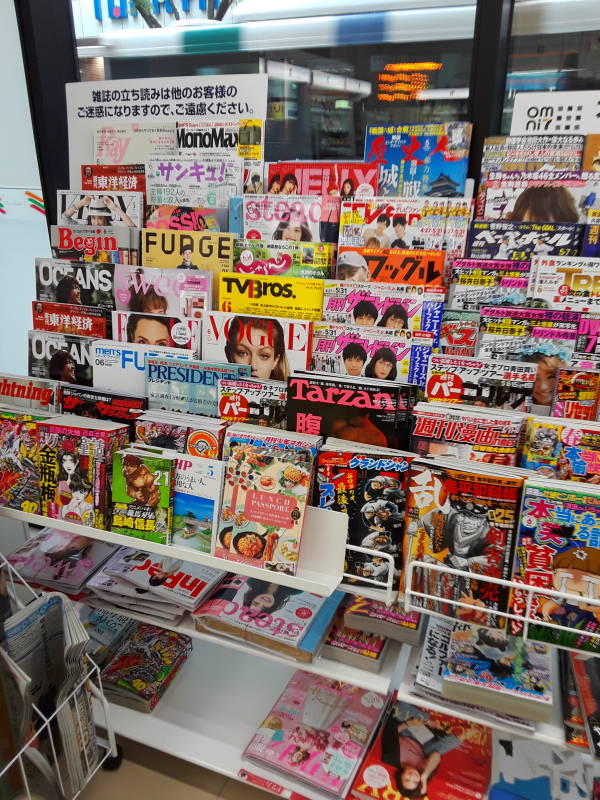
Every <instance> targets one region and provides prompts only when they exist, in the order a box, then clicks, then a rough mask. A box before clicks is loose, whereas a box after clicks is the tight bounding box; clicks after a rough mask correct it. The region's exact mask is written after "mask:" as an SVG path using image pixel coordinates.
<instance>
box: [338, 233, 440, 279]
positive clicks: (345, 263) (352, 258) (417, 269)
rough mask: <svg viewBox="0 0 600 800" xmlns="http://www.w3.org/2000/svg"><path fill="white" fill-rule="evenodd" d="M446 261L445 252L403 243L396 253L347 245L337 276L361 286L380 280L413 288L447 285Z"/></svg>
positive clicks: (342, 251) (340, 260)
mask: <svg viewBox="0 0 600 800" xmlns="http://www.w3.org/2000/svg"><path fill="white" fill-rule="evenodd" d="M444 259H445V254H444V252H443V251H442V250H409V249H407V248H404V247H401V246H400V245H399V244H397V245H396V248H394V249H393V250H392V249H390V248H382V247H348V246H344V247H340V248H339V255H338V260H337V268H336V272H335V277H336V278H337V279H338V280H340V281H358V282H359V283H366V282H367V281H375V282H377V281H379V282H381V283H401V284H406V285H410V286H427V287H429V286H443V285H444ZM323 277H329V276H327V275H325V276H323ZM331 277H334V276H331Z"/></svg>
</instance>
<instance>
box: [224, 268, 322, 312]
mask: <svg viewBox="0 0 600 800" xmlns="http://www.w3.org/2000/svg"><path fill="white" fill-rule="evenodd" d="M219 308H220V309H221V311H230V312H232V313H233V314H246V315H252V316H253V315H259V316H273V317H291V318H292V319H321V315H322V313H323V281H322V280H315V279H312V278H287V277H285V278H284V277H278V276H276V275H273V276H271V275H239V274H237V273H235V272H222V273H221V275H220V277H219Z"/></svg>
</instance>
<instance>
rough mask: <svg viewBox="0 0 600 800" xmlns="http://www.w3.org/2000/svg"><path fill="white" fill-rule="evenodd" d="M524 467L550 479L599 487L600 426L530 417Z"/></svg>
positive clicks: (550, 418)
mask: <svg viewBox="0 0 600 800" xmlns="http://www.w3.org/2000/svg"><path fill="white" fill-rule="evenodd" d="M521 466H522V467H525V469H531V470H535V471H536V472H538V473H539V474H540V475H545V476H546V477H548V478H557V479H558V480H564V481H585V482H588V481H590V482H594V483H595V482H596V480H597V478H596V476H597V475H600V423H597V422H595V421H594V422H583V421H581V422H580V421H577V422H575V421H573V422H571V420H568V419H554V418H552V417H529V418H528V420H527V427H526V429H525V441H524V442H523V455H522V457H521Z"/></svg>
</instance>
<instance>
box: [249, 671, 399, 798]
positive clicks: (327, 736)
mask: <svg viewBox="0 0 600 800" xmlns="http://www.w3.org/2000/svg"><path fill="white" fill-rule="evenodd" d="M386 705H387V698H386V697H385V696H384V695H382V694H377V693H375V692H372V691H367V690H366V689H360V688H359V687H357V686H352V685H350V684H348V683H341V682H340V681H334V680H332V679H330V678H324V677H321V676H320V675H313V674H311V673H309V672H304V671H302V670H296V672H294V674H293V675H292V677H291V679H290V680H289V682H288V684H287V686H286V687H285V689H284V690H283V692H282V693H281V695H280V696H279V698H278V699H277V701H276V702H275V704H274V705H273V707H272V708H271V709H270V710H269V712H268V714H267V716H266V717H265V719H264V720H263V722H262V723H261V724H260V727H259V728H258V730H257V731H256V733H255V734H254V736H253V737H252V739H251V741H250V743H249V744H248V746H247V747H246V749H245V750H244V752H243V753H242V758H247V759H249V760H250V761H256V762H257V763H258V764H262V765H263V766H266V767H267V768H269V769H271V770H272V769H275V770H277V772H283V773H284V774H287V775H290V776H291V777H293V778H295V779H296V780H299V781H302V782H304V783H306V784H308V785H309V786H312V787H316V788H317V789H318V790H319V791H322V792H325V794H327V795H329V796H332V797H345V796H346V792H347V791H348V788H349V787H350V785H351V784H352V780H353V779H354V776H355V774H356V772H357V771H358V769H359V766H360V763H361V761H362V759H363V758H364V756H365V754H366V752H367V750H368V748H369V745H370V743H371V739H372V737H373V735H374V734H375V731H376V729H377V726H378V724H379V722H380V720H381V717H382V716H383V713H384V710H385V708H386Z"/></svg>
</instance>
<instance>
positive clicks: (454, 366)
mask: <svg viewBox="0 0 600 800" xmlns="http://www.w3.org/2000/svg"><path fill="white" fill-rule="evenodd" d="M536 376H537V369H536V367H535V365H534V364H525V363H523V362H522V361H500V360H492V359H482V358H466V357H464V356H463V357H461V356H448V355H438V354H437V353H434V354H433V355H431V356H430V357H429V369H428V373H427V383H426V386H425V393H426V395H427V399H428V400H433V401H435V402H436V403H464V404H466V405H472V406H481V407H483V408H500V409H503V410H505V411H525V412H528V411H531V397H532V394H533V385H534V383H535V379H536Z"/></svg>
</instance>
